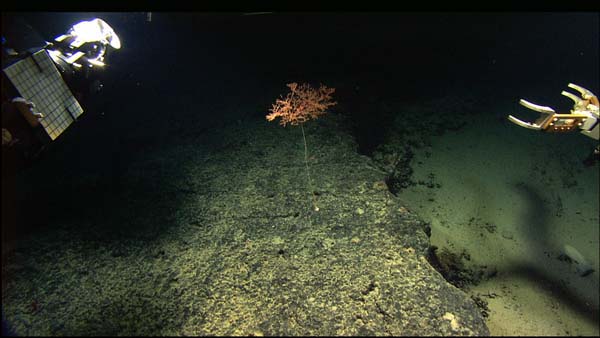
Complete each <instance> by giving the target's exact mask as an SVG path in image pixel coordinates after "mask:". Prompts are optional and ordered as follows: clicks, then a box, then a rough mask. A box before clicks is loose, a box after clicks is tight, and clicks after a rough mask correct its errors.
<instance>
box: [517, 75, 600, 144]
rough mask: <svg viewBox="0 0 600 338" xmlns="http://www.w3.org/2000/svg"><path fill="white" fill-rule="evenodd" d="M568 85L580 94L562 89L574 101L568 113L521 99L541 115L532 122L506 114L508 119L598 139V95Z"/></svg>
mask: <svg viewBox="0 0 600 338" xmlns="http://www.w3.org/2000/svg"><path fill="white" fill-rule="evenodd" d="M568 87H569V88H572V89H575V90H576V91H578V92H579V94H580V95H581V97H579V96H577V95H575V94H572V93H569V92H567V91H564V90H563V91H562V93H561V94H562V95H564V96H566V97H568V98H570V99H571V100H573V101H574V102H575V105H574V106H573V109H571V112H570V113H567V114H559V113H556V112H555V111H554V109H552V108H550V107H546V106H540V105H537V104H534V103H531V102H528V101H525V100H523V99H521V100H519V104H521V105H522V106H524V107H526V108H529V109H531V110H535V111H537V112H540V113H541V116H540V117H539V118H538V119H537V120H535V122H533V123H532V122H524V121H521V120H519V119H518V118H516V117H514V116H512V115H508V119H509V120H510V121H511V122H513V123H515V124H517V125H519V126H521V127H524V128H528V129H534V130H543V131H547V132H555V133H566V132H571V131H574V130H580V131H581V133H582V134H584V135H586V136H588V137H591V138H593V139H595V140H598V139H599V138H600V113H599V109H600V104H599V102H598V97H597V96H596V95H594V94H593V93H592V92H591V91H589V90H587V89H585V88H583V87H581V86H578V85H576V84H573V83H569V84H568ZM594 153H595V154H596V155H598V154H600V145H598V146H597V147H596V150H595V151H594Z"/></svg>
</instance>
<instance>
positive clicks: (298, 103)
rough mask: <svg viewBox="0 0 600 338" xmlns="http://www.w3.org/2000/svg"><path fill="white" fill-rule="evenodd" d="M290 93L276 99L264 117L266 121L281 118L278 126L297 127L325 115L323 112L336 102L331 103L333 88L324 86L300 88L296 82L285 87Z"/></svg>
mask: <svg viewBox="0 0 600 338" xmlns="http://www.w3.org/2000/svg"><path fill="white" fill-rule="evenodd" d="M287 86H288V87H289V88H290V90H291V92H290V93H288V94H287V96H286V97H285V99H284V98H281V99H277V100H276V101H275V104H273V108H271V109H270V110H269V111H270V112H271V113H270V114H268V115H267V116H266V118H267V120H269V121H273V120H274V119H275V118H277V117H281V121H279V124H281V125H282V126H284V127H285V125H286V124H288V123H290V124H291V125H298V124H300V123H304V122H306V121H308V120H310V119H316V118H317V117H319V116H321V115H323V114H325V110H326V109H327V108H329V107H331V106H333V105H335V104H337V102H335V101H332V98H331V94H333V93H334V92H335V88H327V87H326V86H324V85H321V87H320V88H319V89H318V90H316V89H313V88H311V87H310V85H309V84H307V83H305V84H302V85H300V86H298V84H297V83H296V82H293V83H289V84H288V85H287Z"/></svg>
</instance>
